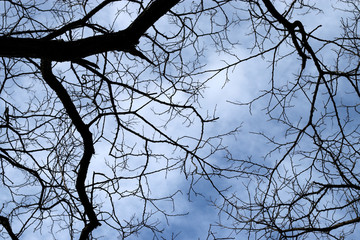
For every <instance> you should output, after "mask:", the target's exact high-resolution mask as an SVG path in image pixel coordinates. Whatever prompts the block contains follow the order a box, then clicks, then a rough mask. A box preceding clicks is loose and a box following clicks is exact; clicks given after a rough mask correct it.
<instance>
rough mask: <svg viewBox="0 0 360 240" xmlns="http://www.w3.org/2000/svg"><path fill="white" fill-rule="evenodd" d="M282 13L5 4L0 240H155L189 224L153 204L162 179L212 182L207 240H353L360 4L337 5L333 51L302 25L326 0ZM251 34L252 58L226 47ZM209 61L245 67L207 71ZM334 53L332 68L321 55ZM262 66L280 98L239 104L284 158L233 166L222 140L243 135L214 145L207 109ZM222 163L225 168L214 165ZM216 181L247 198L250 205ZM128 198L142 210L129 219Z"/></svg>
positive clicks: (167, 4) (242, 8)
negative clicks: (212, 84)
mask: <svg viewBox="0 0 360 240" xmlns="http://www.w3.org/2000/svg"><path fill="white" fill-rule="evenodd" d="M279 2H280V3H281V4H280V5H274V3H273V2H272V1H270V0H241V1H240V0H239V1H228V0H209V1H201V0H199V1H180V0H152V1H143V0H141V1H120V0H105V1H95V0H94V1H90V0H89V1H86V0H82V1H80V0H76V1H67V0H62V1H60V0H53V1H45V0H44V1H35V0H27V1H10V0H9V1H2V2H1V7H0V11H1V18H2V22H1V23H0V24H1V33H0V34H1V35H0V56H1V57H2V58H1V67H0V68H1V86H0V94H1V95H0V101H1V109H3V111H4V113H3V115H2V116H1V125H0V136H1V138H0V160H1V183H2V187H1V191H2V193H4V194H3V196H5V197H4V200H2V201H3V203H2V204H3V205H2V207H1V210H0V211H1V212H0V224H1V225H2V227H3V231H2V232H1V234H2V236H3V237H7V238H8V237H10V238H11V239H20V238H21V236H22V235H24V234H25V233H26V232H29V231H35V232H40V233H41V232H44V231H46V232H49V233H51V234H53V236H54V238H55V239H56V238H58V237H57V236H58V234H60V233H61V234H64V232H66V233H67V234H68V238H69V239H95V238H97V237H98V236H97V235H96V234H95V233H94V230H95V229H96V228H98V229H99V228H102V227H108V228H110V229H114V230H115V231H117V232H118V233H119V236H120V238H126V237H128V236H132V235H134V234H137V233H138V232H139V231H140V230H141V229H143V228H147V229H150V230H151V231H152V232H153V234H154V237H155V238H156V237H157V233H159V232H161V228H160V227H159V225H158V224H159V222H158V221H157V219H158V217H157V216H158V215H159V214H160V215H162V216H163V217H164V218H168V217H170V216H177V215H180V214H182V213H181V212H178V211H174V210H173V209H171V208H170V209H169V207H168V206H169V205H168V204H167V203H168V202H170V203H171V204H173V206H176V201H175V199H176V197H177V195H178V194H180V190H179V189H178V190H175V191H174V192H172V193H169V194H167V195H158V194H156V193H154V192H156V191H155V189H156V183H153V180H154V179H155V177H156V176H166V175H169V174H173V173H174V172H182V174H183V176H184V177H185V178H186V179H189V182H190V183H189V191H194V192H196V191H197V190H196V189H195V188H194V185H195V184H196V182H198V181H200V180H201V181H202V180H205V181H207V182H208V183H210V185H211V186H212V188H213V189H214V190H215V191H216V192H217V194H218V198H217V199H216V200H214V202H213V203H214V206H216V207H218V208H219V212H220V214H219V216H220V219H219V222H218V223H217V224H214V225H212V226H211V227H210V229H209V236H208V237H209V238H214V239H217V236H216V233H217V232H219V230H218V231H213V230H212V229H213V228H216V227H220V229H231V230H233V233H234V234H237V233H239V232H241V233H244V232H245V233H247V234H248V236H249V239H253V238H254V237H255V238H256V239H291V238H293V239H305V238H307V237H309V236H311V237H315V238H324V237H328V238H334V239H341V238H343V237H345V236H346V235H347V234H350V233H351V232H352V231H353V230H354V228H355V226H356V224H357V222H359V221H360V212H359V210H358V204H359V196H360V194H359V190H360V176H359V174H360V171H359V167H358V162H357V160H358V158H359V152H358V147H359V133H358V126H359V124H357V122H356V119H357V116H358V103H357V101H358V99H359V96H360V94H359V88H358V74H359V73H358V69H359V56H360V55H359V35H358V25H357V23H358V21H359V16H360V15H359V13H360V11H359V8H358V7H357V6H358V5H359V2H358V1H345V0H343V1H338V2H341V3H342V4H341V7H340V8H341V9H340V10H341V11H343V12H344V14H346V17H344V21H343V22H342V26H343V33H342V35H339V36H338V37H336V38H334V39H322V38H321V36H317V30H318V28H319V27H320V26H316V27H315V28H313V29H308V28H307V27H306V26H304V24H303V22H302V21H301V19H297V17H298V16H300V15H302V16H304V17H306V16H307V15H309V14H311V13H314V12H318V13H321V9H319V8H317V5H316V1H310V0H309V1H303V0H293V1H278V3H279ZM275 6H276V7H275ZM109 12H112V14H113V15H111V16H108V15H102V14H104V13H107V14H108V13H109ZM108 18H110V20H109V19H108ZM244 25H246V26H248V25H249V26H251V28H250V29H251V30H250V32H249V34H250V36H252V37H253V39H254V41H253V46H252V47H251V51H250V52H251V53H250V55H249V56H247V57H246V58H244V59H242V58H240V57H239V56H238V55H237V52H236V49H237V47H238V46H239V45H240V44H241V40H242V39H241V38H240V37H239V36H237V37H234V35H231V34H230V33H231V32H232V31H239V30H240V29H242V28H243V26H244ZM208 46H211V49H210V50H211V51H216V52H218V53H221V54H225V55H226V56H230V57H231V58H232V59H235V60H234V61H233V62H225V65H219V67H217V68H216V69H209V68H207V67H206V62H207V59H206V57H207V56H208V52H209V51H210V50H209V49H208ZM329 50H332V51H333V54H334V53H335V54H334V56H335V57H334V58H332V60H334V61H327V59H326V57H323V55H322V54H324V53H327V52H328V51H329ZM269 56H270V57H269ZM257 57H264V58H268V59H269V60H270V62H271V64H270V67H271V68H270V69H271V73H270V75H269V76H264V78H265V79H266V77H267V80H269V79H270V83H271V84H269V86H268V88H267V89H266V90H265V91H264V92H262V93H261V95H259V97H256V98H255V99H254V100H253V101H250V102H249V103H237V104H240V105H244V104H245V105H249V106H250V107H252V106H254V105H255V104H257V102H259V101H262V100H264V99H265V100H266V102H267V106H266V108H265V111H266V113H267V116H268V117H269V119H270V120H272V121H274V122H276V123H277V124H281V125H282V126H284V127H285V128H286V131H285V132H284V134H282V135H275V136H271V133H270V134H269V133H262V132H260V133H258V134H259V135H260V136H263V137H265V138H266V139H267V140H268V141H269V143H271V144H273V146H274V147H273V148H272V150H271V151H270V152H269V153H268V154H267V155H266V157H265V161H264V160H258V159H248V158H246V157H244V156H242V155H241V153H240V157H238V156H237V154H238V153H231V152H229V151H228V149H227V148H226V146H223V144H222V139H223V137H226V136H229V135H232V134H237V132H238V129H237V128H236V127H234V130H233V131H231V132H228V133H222V134H221V135H215V136H214V135H210V134H209V131H207V129H208V126H209V125H210V126H211V124H212V122H214V121H215V120H216V119H217V117H216V115H213V114H206V113H205V114H204V113H203V111H202V109H201V106H200V104H199V98H200V96H201V94H202V91H203V90H204V88H205V86H206V83H207V81H209V80H211V79H213V78H215V77H216V76H217V75H218V74H219V73H221V72H225V77H226V78H230V77H231V75H230V71H231V70H232V69H233V68H234V67H236V66H237V65H239V64H241V63H242V62H244V61H248V60H251V59H255V58H257ZM294 57H296V58H297V59H298V69H297V70H296V72H294V73H293V74H294V76H293V77H292V78H289V79H288V78H286V79H284V78H281V76H279V75H278V72H277V70H278V69H279V67H278V66H279V65H281V64H282V62H283V61H285V60H286V59H289V58H294ZM225 80H227V79H225ZM267 83H268V82H265V83H264V86H265V87H266V86H267ZM265 87H264V88H265ZM299 105H301V109H300V110H299V109H298V108H297V106H299ZM304 109H305V110H304ZM239 125H240V121H239ZM174 126H175V128H176V129H178V130H179V129H181V130H179V131H173V130H171V129H174ZM259 148H261V146H259ZM214 154H217V155H216V156H220V155H221V154H223V155H224V154H225V155H226V157H227V160H228V161H226V162H225V161H224V162H225V163H221V164H216V163H214V162H212V161H211V156H213V155H214ZM244 159H247V160H244ZM219 179H220V180H221V179H226V180H228V179H231V184H230V186H231V185H234V186H235V185H237V184H239V185H241V184H245V186H246V190H247V191H248V198H247V199H245V198H244V194H236V192H234V191H232V188H228V186H225V187H224V184H217V183H218V181H220V180H219ZM244 179H249V180H250V181H249V182H248V183H247V185H246V181H245V180H244ZM228 182H229V181H228ZM220 186H222V187H220ZM230 186H229V187H230ZM253 186H255V187H253ZM126 199H129V201H136V202H138V203H139V206H140V208H137V210H138V212H134V213H133V214H132V215H131V216H130V217H129V218H128V219H125V220H124V215H123V212H124V209H125V208H126V202H123V201H124V200H126ZM120 203H121V204H120ZM171 204H170V205H171ZM223 217H224V218H227V219H229V220H230V221H225V222H224V221H223V219H224V218H223ZM220 231H221V230H220Z"/></svg>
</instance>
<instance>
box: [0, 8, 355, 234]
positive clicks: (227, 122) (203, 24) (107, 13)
mask: <svg viewBox="0 0 360 240" xmlns="http://www.w3.org/2000/svg"><path fill="white" fill-rule="evenodd" d="M279 2H280V1H277V4H278V5H277V7H281V3H279ZM287 2H289V1H287ZM309 2H310V3H313V2H317V3H316V4H317V6H318V8H319V9H321V10H322V12H321V13H310V14H308V15H302V14H301V13H302V10H299V14H296V13H295V14H294V19H293V20H295V19H299V20H301V21H302V23H303V24H304V27H305V29H306V30H307V31H310V30H312V29H315V28H317V27H318V26H319V25H321V27H319V28H318V29H317V30H316V31H315V34H314V35H316V36H317V37H319V38H324V39H331V38H334V37H337V36H339V33H340V25H339V24H340V21H341V19H344V18H346V17H347V16H348V15H346V14H345V13H344V12H342V11H338V10H334V8H333V7H340V6H345V5H342V4H341V3H340V2H339V1H309ZM117 4H118V5H117ZM117 4H113V5H111V7H108V8H105V9H104V10H103V11H101V12H100V13H99V14H98V15H97V19H96V21H97V22H98V23H99V24H102V25H107V24H108V25H113V28H114V30H119V29H123V28H124V27H126V26H127V25H128V24H129V23H130V22H131V19H129V18H128V17H122V14H121V12H119V11H118V10H119V9H121V6H122V4H123V3H122V2H119V3H117ZM187 4H190V1H184V2H183V3H181V4H180V5H179V6H176V7H175V8H174V11H181V10H182V9H183V8H187V7H189V6H188V5H187ZM345 7H347V6H345ZM225 11H227V14H228V15H229V16H232V15H233V14H235V13H237V14H245V16H247V13H248V12H247V11H240V10H236V9H235V8H232V7H225ZM136 14H137V13H136V11H135V10H134V13H133V15H132V16H136ZM219 14H220V17H219V19H218V21H219V22H221V21H222V16H221V13H219ZM117 15H118V17H117V18H116V19H115V20H114V18H115V16H117ZM168 21H169V19H168V18H167V17H163V18H162V19H160V20H159V22H158V23H157V25H156V26H157V27H158V28H159V29H161V30H163V31H170V32H171V31H172V29H169V27H168ZM197 25H198V26H200V27H199V28H200V29H208V28H209V24H208V20H207V16H204V17H203V18H200V19H199V21H198V22H197ZM250 29H251V28H250V24H249V22H241V23H240V24H239V25H236V26H232V29H230V31H229V38H230V39H232V40H234V41H239V44H237V45H236V46H235V47H234V48H233V49H231V54H233V55H231V54H227V53H224V52H218V51H216V46H214V43H213V42H212V41H211V39H209V38H206V37H204V38H201V40H200V41H201V42H200V43H199V44H200V45H202V46H204V56H203V57H202V58H201V61H202V62H201V64H203V65H204V67H203V68H202V70H199V71H204V70H212V69H217V68H219V66H225V65H226V63H232V62H236V61H237V58H239V59H245V58H247V57H248V56H250V55H255V54H256V53H257V52H256V49H255V50H254V51H251V49H250V48H251V47H252V46H253V41H254V36H253V35H252V34H248V33H249V32H251V30H250ZM310 43H311V44H313V45H312V46H314V48H317V47H318V46H320V45H318V43H317V41H314V40H310ZM141 44H143V45H141ZM266 44H267V46H270V45H271V43H270V42H267V43H266ZM139 48H140V49H145V50H149V49H150V46H149V45H145V42H143V41H140V44H139ZM187 51H188V52H187ZM282 51H283V52H282V53H286V52H288V51H291V49H289V48H283V49H282ZM147 53H148V52H147ZM319 55H321V57H322V59H324V62H326V63H327V64H329V65H331V64H333V63H334V53H333V51H332V49H330V48H324V49H321V52H320V53H319ZM234 56H236V57H237V58H236V57H234ZM184 57H185V60H187V59H186V58H188V59H190V60H191V59H192V58H193V52H192V51H191V48H188V49H187V50H186V52H185V53H184ZM89 59H91V58H89ZM271 59H272V53H270V54H264V55H261V56H259V57H256V58H253V59H251V60H248V61H245V62H242V63H240V64H237V65H236V66H235V67H233V68H230V69H229V71H228V72H226V71H223V72H220V73H219V74H216V75H215V76H214V77H211V76H212V72H211V71H209V72H208V73H204V74H198V75H195V77H194V78H195V79H196V81H199V82H206V83H205V85H204V86H206V88H204V89H203V90H202V91H201V96H200V97H199V99H198V102H197V103H194V105H193V106H195V107H196V108H197V110H198V111H199V112H200V113H201V114H202V115H213V114H215V116H216V117H218V118H219V119H218V120H217V121H216V122H214V123H211V124H207V125H206V126H207V128H206V133H205V136H216V135H218V134H222V133H226V132H229V131H232V130H233V129H234V128H236V127H238V126H241V128H240V130H239V132H238V133H236V134H235V135H231V136H227V137H224V139H223V140H222V144H223V145H225V146H227V147H228V150H229V151H230V152H231V154H232V156H233V157H234V158H235V159H246V158H248V157H251V159H252V160H253V161H256V162H264V161H267V164H269V165H270V166H271V165H273V164H274V159H277V158H278V157H280V156H281V152H272V154H271V155H268V157H267V158H264V157H265V156H266V155H267V154H268V153H269V151H271V150H272V148H273V146H272V145H271V144H269V141H268V140H267V139H265V138H263V137H262V136H260V135H259V134H254V133H256V132H261V133H266V134H269V135H272V136H274V138H275V139H279V140H282V139H283V138H284V131H285V130H286V129H287V128H286V126H284V125H281V124H279V123H278V122H276V121H270V120H269V116H268V115H267V114H266V111H264V108H265V107H266V106H267V103H268V101H269V98H268V97H264V98H261V99H260V100H259V101H256V102H255V103H254V104H253V105H251V109H249V107H248V106H242V105H239V104H238V103H241V102H248V101H251V100H252V99H254V98H256V97H257V96H259V94H261V91H262V90H266V89H269V86H270V85H269V84H270V78H271V70H272V69H271V64H270V61H271ZM125 62H126V64H128V62H127V61H126V60H125ZM299 64H300V61H299V57H298V56H297V55H296V54H293V55H291V56H289V57H287V58H285V59H284V60H282V61H280V62H279V63H278V64H277V65H276V75H275V78H276V79H277V81H278V83H279V84H280V83H283V82H286V81H288V79H293V78H294V74H296V73H297V71H298V66H299ZM68 66H69V65H68V64H67V63H61V64H59V65H58V66H57V67H56V69H57V70H58V71H60V70H61V69H62V68H66V67H68ZM309 68H310V69H309V70H308V71H309V72H311V71H312V70H313V69H311V66H310V67H309ZM137 71H139V72H141V71H140V70H137ZM174 71H175V70H174ZM155 75H156V72H152V71H151V70H149V69H147V70H145V71H144V72H142V73H141V74H139V76H141V77H142V78H149V79H151V78H152V77H154V76H155ZM63 76H70V73H64V74H63ZM124 79H125V77H124ZM129 82H131V80H129ZM162 84H164V85H163V87H164V88H165V87H166V84H167V83H162ZM144 85H145V84H144ZM140 86H143V85H140ZM35 88H36V86H35ZM39 88H41V86H39ZM344 88H346V86H345V87H344ZM19 95H20V94H19ZM186 97H187V96H186V95H185V94H182V93H181V92H177V93H176V94H175V95H174V98H173V99H175V101H179V102H183V101H186ZM297 97H298V99H295V100H294V101H293V103H294V104H295V107H293V108H291V109H290V110H289V119H291V121H297V119H300V118H301V117H302V116H303V115H304V113H306V112H307V111H308V110H309V108H308V105H306V104H303V103H304V101H305V102H306V99H305V97H304V96H301V95H300V96H297ZM14 99H15V100H18V101H19V99H20V96H19V97H14ZM124 99H126V96H125V97H124ZM123 102H125V100H123ZM143 103H144V101H143V100H142V99H138V100H136V101H134V102H133V103H132V104H134V106H133V107H134V108H136V106H141V105H142V104H143ZM1 108H2V109H0V112H2V111H3V109H4V106H1ZM124 108H126V107H124ZM215 109H216V111H215ZM162 110H164V109H163V108H162V107H161V106H159V105H157V104H155V103H151V104H149V105H147V107H146V108H144V109H141V111H140V112H141V114H142V115H143V116H145V117H147V118H149V119H151V121H152V122H153V123H155V124H161V123H164V122H166V121H167V118H166V115H165V116H164V115H161V116H158V115H156V114H154V111H155V112H160V111H162ZM274 114H275V115H276V114H278V112H276V111H275V112H274ZM184 119H185V118H182V119H175V120H173V121H172V122H170V123H169V124H168V125H167V127H166V132H167V133H168V134H169V135H170V136H174V138H176V137H177V136H182V135H190V136H194V135H195V136H196V135H197V134H198V133H199V122H197V121H196V120H195V122H194V123H193V125H192V126H191V127H188V128H187V127H186V126H187V122H186V120H184ZM303 121H304V120H299V123H300V124H302V123H303ZM354 121H355V123H354V124H355V125H356V119H354ZM134 122H136V123H137V125H136V124H135V125H134V128H135V129H137V130H139V131H140V132H141V131H142V132H147V131H149V132H150V129H148V128H147V127H146V126H145V124H144V123H143V122H141V121H140V120H139V119H136V121H134ZM113 124H114V122H112V121H108V122H106V123H105V124H104V126H105V129H111V131H109V132H108V133H107V134H109V135H107V136H108V137H109V138H111V136H112V133H111V132H112V130H113ZM292 137H293V136H289V138H290V139H291V138H292ZM124 139H126V144H128V146H135V145H136V144H138V145H136V147H134V149H135V151H140V150H139V149H143V143H141V141H139V139H137V138H136V137H134V136H131V135H130V134H129V135H126V134H124ZM183 142H186V144H189V145H193V144H194V142H193V141H192V140H191V139H184V140H183ZM214 143H216V141H214ZM302 147H303V148H304V149H306V148H307V147H308V145H307V143H304V145H302ZM109 148H110V146H109V143H106V142H104V141H100V142H99V143H97V144H96V156H95V157H94V159H93V161H92V165H91V166H90V170H89V172H90V174H89V176H91V175H92V174H91V173H92V172H99V171H100V172H103V173H104V174H110V175H111V174H114V173H112V172H111V170H110V169H109V168H108V167H106V166H105V165H104V162H108V163H109V164H110V165H111V164H112V158H111V157H109V156H108V150H106V151H103V149H109ZM149 149H151V151H152V152H153V153H157V154H159V155H160V154H166V155H168V156H174V159H173V160H175V159H176V156H177V154H178V152H176V151H174V149H173V148H171V147H170V148H169V146H167V145H166V144H151V146H149ZM201 151H202V152H201V153H202V154H206V153H207V152H208V151H209V150H208V149H203V150H201ZM163 160H164V158H162V157H159V159H158V161H153V162H151V164H149V169H148V170H149V171H150V170H156V169H159V168H162V167H164V166H165V165H164V161H163ZM208 161H210V162H211V163H214V164H218V165H220V166H223V165H226V164H228V163H227V162H226V158H225V156H224V153H222V152H220V153H218V154H214V155H213V156H211V157H210V158H209V159H208ZM142 164H144V158H141V157H134V158H132V159H131V161H129V162H128V167H129V168H130V169H131V168H134V169H136V167H137V166H139V165H142ZM304 164H306V163H304ZM285 166H288V167H291V166H290V165H285ZM192 167H193V166H191V164H189V165H188V168H189V170H190V169H193V168H192ZM14 174H16V173H14ZM116 174H119V175H120V176H131V174H133V173H131V172H127V171H125V170H124V171H120V172H117V173H116ZM96 177H98V180H100V179H101V176H100V175H97V176H96ZM191 180H192V178H191V177H188V178H186V175H185V174H184V173H183V172H182V171H181V170H180V169H174V170H173V171H171V172H166V171H163V172H159V173H154V174H152V175H151V176H149V178H148V182H149V186H150V187H151V196H155V197H161V196H165V195H167V194H171V193H173V192H177V191H178V190H180V191H179V192H177V194H176V195H175V196H174V204H173V202H171V201H160V202H159V206H161V207H162V208H163V209H165V210H166V211H167V212H168V213H170V214H173V213H176V214H183V216H176V217H169V218H168V219H165V218H164V216H163V215H162V214H159V213H157V214H155V215H154V216H153V220H154V221H157V220H158V221H159V222H160V225H159V226H160V228H164V232H163V233H160V234H158V235H157V236H158V238H159V239H172V238H174V239H183V240H187V239H189V240H191V239H201V240H202V239H214V238H212V237H208V233H209V226H210V225H211V224H216V223H218V222H219V221H220V220H221V222H222V223H225V224H230V225H231V222H230V221H229V220H228V219H227V218H226V217H224V215H219V214H218V210H217V209H215V208H214V207H212V206H210V205H211V204H210V202H209V200H214V199H217V203H219V202H221V199H219V196H218V195H217V193H216V192H215V191H214V189H213V188H212V186H211V185H210V183H209V182H208V181H206V180H204V179H200V180H199V181H198V182H196V184H195V185H194V189H195V190H196V191H197V192H198V193H201V194H198V195H197V194H195V193H194V192H192V191H189V186H190V184H191ZM195 180H197V179H196V178H195ZM142 181H145V180H144V179H143V180H142ZM252 181H253V179H250V178H247V177H242V178H236V179H215V180H214V182H215V183H216V184H217V186H218V187H219V188H226V187H227V186H232V188H231V189H230V192H235V193H236V194H237V196H239V198H242V197H244V198H246V197H247V193H246V192H245V190H246V189H245V187H244V186H246V185H247V184H254V182H252ZM137 183H138V182H137V181H133V180H126V179H123V180H121V181H120V186H119V189H122V190H129V189H133V188H136V186H137ZM143 183H145V182H143ZM283 196H284V197H286V195H283ZM97 198H98V199H103V200H104V202H105V204H104V205H103V206H102V207H103V208H104V209H110V208H109V206H107V205H106V204H109V199H108V197H107V196H106V193H104V192H102V191H99V192H98V193H97ZM0 199H1V200H2V201H4V200H3V199H4V197H3V195H1V197H0ZM114 203H115V204H116V207H117V208H116V209H118V212H116V215H117V216H118V217H119V218H121V222H122V223H125V222H126V220H128V219H130V218H131V217H132V216H134V215H135V216H136V217H138V216H141V214H142V212H141V210H142V206H143V203H142V201H139V199H137V198H133V197H129V198H120V197H118V196H117V198H116V200H115V199H114ZM149 209H154V208H152V207H149ZM219 217H221V219H219ZM211 229H212V231H214V232H216V233H217V235H216V236H217V237H218V239H226V238H227V237H229V238H228V239H246V238H247V235H246V233H244V232H236V233H234V232H233V231H231V230H226V229H220V228H216V227H214V226H212V228H211ZM37 234H38V233H33V232H32V231H26V232H25V233H24V235H23V239H38V238H39V235H37ZM42 235H43V237H44V236H47V235H46V231H44V232H42ZM62 236H63V238H62ZM94 236H96V237H99V238H100V237H101V236H102V238H100V239H116V238H118V237H120V236H119V233H118V232H117V231H114V230H111V229H110V228H109V227H107V226H101V227H99V228H98V229H96V230H95V231H94ZM359 236H360V232H359V230H357V231H355V232H354V234H353V235H351V236H348V238H346V239H357V238H358V237H359ZM57 239H67V237H66V236H65V235H61V236H57ZM126 239H131V240H133V239H134V240H135V239H153V234H152V233H151V231H150V230H146V229H143V230H142V231H140V233H139V234H138V235H132V236H129V237H128V238H126ZM250 239H252V238H250Z"/></svg>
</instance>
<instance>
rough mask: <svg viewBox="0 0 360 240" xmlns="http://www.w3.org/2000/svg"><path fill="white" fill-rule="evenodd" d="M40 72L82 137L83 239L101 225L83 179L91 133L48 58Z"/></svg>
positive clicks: (79, 179) (91, 149) (80, 192)
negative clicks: (57, 77)
mask: <svg viewBox="0 0 360 240" xmlns="http://www.w3.org/2000/svg"><path fill="white" fill-rule="evenodd" d="M41 73H42V75H43V78H44V80H45V82H46V83H47V84H48V85H49V86H50V88H51V89H52V90H54V91H55V93H56V95H57V96H58V97H59V99H60V101H61V102H62V104H63V106H64V108H65V109H66V112H67V114H68V115H69V117H70V119H71V120H72V123H73V124H74V125H75V127H76V130H77V131H78V132H79V133H80V135H81V137H82V139H83V145H84V153H83V156H82V158H81V160H80V163H79V172H78V176H77V179H76V190H77V192H78V195H79V198H80V201H81V203H82V205H83V207H84V210H85V214H86V215H87V217H88V218H89V221H90V222H89V223H87V224H85V227H84V228H83V230H82V232H81V235H80V240H85V239H87V238H88V235H89V234H90V233H91V232H92V231H93V230H94V229H95V228H96V227H98V226H100V225H101V224H100V222H99V220H98V219H97V217H96V214H95V212H94V209H93V206H92V204H91V203H90V201H89V198H88V196H87V194H86V189H85V180H86V176H87V172H88V168H89V165H90V160H91V157H92V155H93V154H94V153H95V150H94V143H93V139H92V134H91V132H90V130H89V127H88V126H87V125H86V124H85V123H84V122H83V120H82V119H81V116H80V114H79V113H78V111H77V110H76V107H75V105H74V103H73V102H72V100H71V98H70V96H69V94H68V93H67V91H66V90H65V88H64V86H63V85H62V84H61V83H60V82H59V81H58V80H57V79H56V77H55V76H54V74H53V73H52V69H51V61H50V60H44V59H42V60H41Z"/></svg>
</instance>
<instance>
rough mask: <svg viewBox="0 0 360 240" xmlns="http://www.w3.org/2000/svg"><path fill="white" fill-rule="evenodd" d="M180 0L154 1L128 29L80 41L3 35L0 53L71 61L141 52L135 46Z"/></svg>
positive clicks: (10, 55) (11, 55)
mask: <svg viewBox="0 0 360 240" xmlns="http://www.w3.org/2000/svg"><path fill="white" fill-rule="evenodd" d="M179 1H180V0H157V1H154V2H153V3H152V4H150V5H149V6H148V7H147V8H146V9H145V10H144V11H143V12H142V13H141V14H140V15H139V16H138V17H137V18H136V19H135V20H134V21H133V22H132V23H131V24H130V26H129V27H128V28H127V29H125V30H122V31H119V32H116V33H107V34H103V35H97V36H93V37H88V38H84V39H80V40H76V41H59V40H50V39H48V38H46V39H32V38H13V37H0V56H1V57H19V58H41V59H43V58H45V59H50V60H52V61H71V60H74V59H79V58H84V57H87V56H91V55H94V54H98V53H103V52H108V51H124V52H129V53H134V52H137V51H136V49H135V46H136V45H137V44H138V42H139V39H140V37H141V36H142V35H143V34H144V33H145V32H146V31H147V30H148V29H149V28H150V27H151V26H152V25H153V24H154V23H155V22H156V21H157V20H159V18H160V17H162V16H163V15H165V14H166V12H168V11H169V10H170V9H171V8H172V7H173V6H174V5H176V4H177V3H178V2H179ZM135 55H136V54H135ZM145 60H146V59H145Z"/></svg>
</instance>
